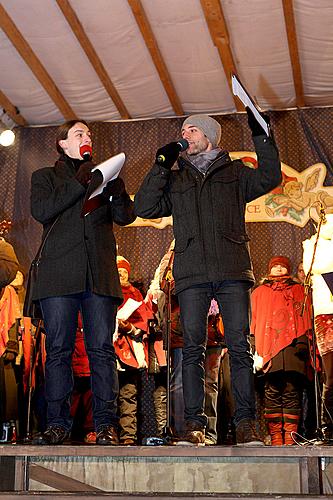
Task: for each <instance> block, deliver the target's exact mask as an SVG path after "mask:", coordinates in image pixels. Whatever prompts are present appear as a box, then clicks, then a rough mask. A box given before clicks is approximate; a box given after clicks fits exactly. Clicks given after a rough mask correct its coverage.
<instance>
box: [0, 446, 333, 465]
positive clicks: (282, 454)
mask: <svg viewBox="0 0 333 500" xmlns="http://www.w3.org/2000/svg"><path fill="white" fill-rule="evenodd" d="M1 456H3V457H10V456H16V457H20V456H21V457H22V456H27V457H81V456H84V457H122V458H125V457H145V458H147V457H155V458H158V457H171V458H173V457H193V458H200V457H209V458H214V457H242V458H246V457H250V458H253V457H257V458H262V457H269V458H272V457H273V458H275V457H276V458H279V459H281V458H285V459H289V458H303V457H304V458H307V457H318V458H319V457H328V458H330V459H332V461H333V446H251V447H247V446H203V447H194V446H193V447H192V446H97V445H95V446H92V445H77V446H75V445H61V446H38V445H20V444H15V445H12V444H4V445H0V457H1Z"/></svg>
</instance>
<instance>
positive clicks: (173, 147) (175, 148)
mask: <svg viewBox="0 0 333 500" xmlns="http://www.w3.org/2000/svg"><path fill="white" fill-rule="evenodd" d="M179 153H180V147H179V144H177V142H170V144H166V146H163V147H162V148H160V149H158V150H157V152H156V163H158V164H159V165H162V166H163V167H165V168H171V167H172V165H173V164H174V163H175V161H176V160H177V158H178V156H179Z"/></svg>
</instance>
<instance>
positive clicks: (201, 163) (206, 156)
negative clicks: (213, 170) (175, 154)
mask: <svg viewBox="0 0 333 500" xmlns="http://www.w3.org/2000/svg"><path fill="white" fill-rule="evenodd" d="M217 156H220V157H221V160H222V162H223V163H225V162H227V161H230V156H229V153H228V151H223V150H222V149H220V148H214V149H212V150H211V151H207V152H206V151H205V152H203V153H198V154H196V155H186V157H187V159H188V160H189V161H190V162H191V163H192V165H193V166H194V167H195V168H196V169H197V170H199V171H200V172H201V173H202V174H206V172H207V170H208V169H209V167H210V166H211V164H212V163H213V161H214V160H216V158H217Z"/></svg>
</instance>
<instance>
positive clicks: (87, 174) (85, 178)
mask: <svg viewBox="0 0 333 500" xmlns="http://www.w3.org/2000/svg"><path fill="white" fill-rule="evenodd" d="M94 167H95V165H93V164H92V163H91V161H85V162H84V163H82V165H81V166H80V168H79V170H78V171H77V172H76V174H75V179H76V180H77V181H79V183H80V184H82V186H84V187H86V186H88V184H89V181H90V180H91V175H92V174H91V170H92V169H93V168H94Z"/></svg>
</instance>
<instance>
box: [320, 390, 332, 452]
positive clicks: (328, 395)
mask: <svg viewBox="0 0 333 500" xmlns="http://www.w3.org/2000/svg"><path fill="white" fill-rule="evenodd" d="M320 418H321V433H322V436H321V439H320V440H319V441H318V442H317V443H316V444H319V445H326V446H333V388H332V387H329V386H327V385H325V384H323V391H322V405H321V416H320Z"/></svg>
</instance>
